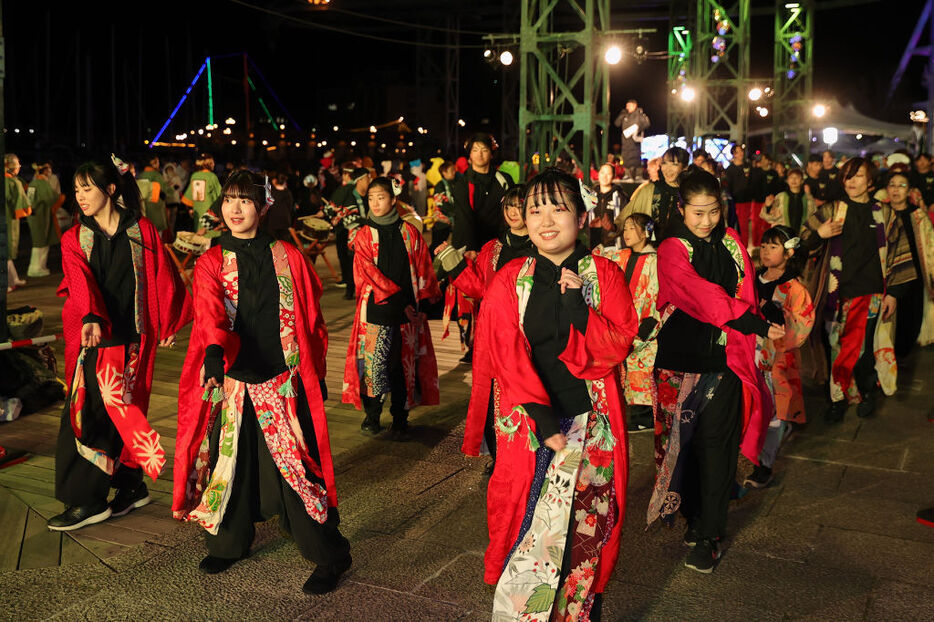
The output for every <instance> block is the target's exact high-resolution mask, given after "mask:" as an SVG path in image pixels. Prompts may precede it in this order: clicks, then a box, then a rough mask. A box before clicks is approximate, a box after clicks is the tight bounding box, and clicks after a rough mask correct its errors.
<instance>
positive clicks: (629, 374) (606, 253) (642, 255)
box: [594, 212, 659, 432]
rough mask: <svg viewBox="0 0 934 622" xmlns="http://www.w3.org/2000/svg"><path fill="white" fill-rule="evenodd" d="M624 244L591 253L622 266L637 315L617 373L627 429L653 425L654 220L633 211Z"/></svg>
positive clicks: (655, 349)
mask: <svg viewBox="0 0 934 622" xmlns="http://www.w3.org/2000/svg"><path fill="white" fill-rule="evenodd" d="M622 230H623V235H622V240H623V244H625V248H623V249H622V250H619V249H616V248H614V247H603V246H598V247H597V248H596V249H594V255H601V256H603V257H606V258H607V259H611V260H612V261H615V262H616V263H617V264H618V265H619V267H620V268H622V270H623V275H624V276H625V278H626V283H627V284H628V285H629V293H630V294H631V295H632V301H633V302H634V303H635V306H636V314H637V315H638V316H639V332H638V334H637V335H636V338H635V339H634V340H633V344H632V352H631V353H630V354H629V356H628V357H626V360H625V361H623V365H622V367H621V368H620V375H621V376H622V380H623V389H624V391H625V396H626V419H627V422H628V423H627V426H628V428H629V431H630V432H639V431H642V430H648V429H651V428H654V426H655V417H654V416H653V414H652V401H653V397H654V395H655V381H654V378H653V370H654V368H655V355H656V353H657V352H658V342H657V341H656V340H655V337H656V335H657V334H658V328H659V324H658V320H659V315H658V307H657V305H656V302H657V300H658V272H657V267H656V254H655V247H654V246H653V242H654V240H655V236H654V233H655V222H654V221H653V220H652V219H651V218H650V217H649V216H647V215H645V214H643V213H641V212H636V213H634V214H632V215H631V216H629V217H628V218H626V219H625V220H624V221H623V222H622Z"/></svg>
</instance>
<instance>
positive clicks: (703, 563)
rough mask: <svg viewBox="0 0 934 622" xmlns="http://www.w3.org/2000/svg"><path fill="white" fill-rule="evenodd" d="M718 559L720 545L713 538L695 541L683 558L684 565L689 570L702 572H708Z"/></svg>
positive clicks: (711, 570)
mask: <svg viewBox="0 0 934 622" xmlns="http://www.w3.org/2000/svg"><path fill="white" fill-rule="evenodd" d="M719 559H720V546H719V545H718V544H717V542H716V541H715V540H711V539H709V538H703V539H701V540H698V541H697V544H696V545H695V546H694V548H693V549H692V550H691V552H690V553H688V556H687V557H686V558H685V560H684V565H685V566H686V567H687V568H690V569H691V570H696V571H697V572H700V573H703V574H710V573H711V572H713V569H714V567H715V566H716V565H717V560H719Z"/></svg>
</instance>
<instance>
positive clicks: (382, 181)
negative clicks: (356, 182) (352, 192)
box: [366, 175, 396, 199]
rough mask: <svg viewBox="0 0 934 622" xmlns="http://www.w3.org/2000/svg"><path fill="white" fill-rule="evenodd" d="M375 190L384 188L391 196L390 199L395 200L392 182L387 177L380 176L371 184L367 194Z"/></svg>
mask: <svg viewBox="0 0 934 622" xmlns="http://www.w3.org/2000/svg"><path fill="white" fill-rule="evenodd" d="M373 188H382V189H383V190H385V191H386V192H387V193H388V194H389V198H390V199H393V198H395V196H396V195H395V193H394V192H393V191H392V180H391V179H389V178H388V177H385V176H382V175H381V176H379V177H377V178H376V179H374V180H372V181H371V182H370V185H369V186H368V187H367V190H366V191H367V194H369V193H370V190H372V189H373Z"/></svg>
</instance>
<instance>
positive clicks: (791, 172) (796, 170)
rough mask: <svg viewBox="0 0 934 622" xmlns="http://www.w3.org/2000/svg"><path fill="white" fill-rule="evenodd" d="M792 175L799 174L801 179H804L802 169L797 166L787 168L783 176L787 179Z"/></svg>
mask: <svg viewBox="0 0 934 622" xmlns="http://www.w3.org/2000/svg"><path fill="white" fill-rule="evenodd" d="M792 175H801V179H804V171H802V170H801V169H800V168H798V167H797V166H795V167H794V168H790V169H788V171H787V172H786V173H785V178H786V179H787V178H789V177H791V176H792Z"/></svg>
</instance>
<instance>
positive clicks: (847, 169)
mask: <svg viewBox="0 0 934 622" xmlns="http://www.w3.org/2000/svg"><path fill="white" fill-rule="evenodd" d="M863 166H865V167H866V173H867V174H868V175H869V177H870V178H871V177H872V174H873V166H872V163H871V162H870V161H869V160H867V159H866V158H859V157H857V158H850V159H849V160H847V161H846V162H844V163H843V166H841V167H840V181H841V182H843V181H847V180H850V179H853V178H854V177H855V176H856V174H857V173H858V172H859V169H861V168H862V167H863Z"/></svg>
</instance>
